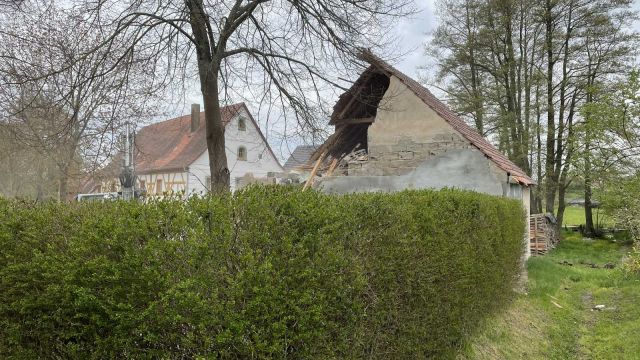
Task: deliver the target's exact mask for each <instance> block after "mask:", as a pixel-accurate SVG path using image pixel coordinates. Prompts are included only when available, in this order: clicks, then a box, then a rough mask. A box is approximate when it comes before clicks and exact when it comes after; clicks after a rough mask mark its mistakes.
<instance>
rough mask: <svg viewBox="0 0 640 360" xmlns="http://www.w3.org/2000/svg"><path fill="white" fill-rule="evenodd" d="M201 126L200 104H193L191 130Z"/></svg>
mask: <svg viewBox="0 0 640 360" xmlns="http://www.w3.org/2000/svg"><path fill="white" fill-rule="evenodd" d="M199 127H200V104H191V132H194V131H196V130H198V128H199Z"/></svg>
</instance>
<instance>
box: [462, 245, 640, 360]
mask: <svg viewBox="0 0 640 360" xmlns="http://www.w3.org/2000/svg"><path fill="white" fill-rule="evenodd" d="M628 250H629V249H628V248H626V247H624V246H622V245H620V244H618V243H613V242H609V241H606V240H595V241H584V240H582V237H581V236H580V235H579V234H575V233H572V234H565V239H564V240H563V241H562V242H561V243H560V245H559V246H558V247H557V248H556V249H555V250H553V251H551V252H550V253H549V254H547V255H546V256H541V257H534V258H531V259H530V260H529V261H528V263H527V271H528V278H529V282H528V285H527V287H528V289H527V292H526V293H525V294H519V295H517V296H516V297H515V299H514V300H513V301H512V303H511V304H510V305H509V306H508V307H506V308H505V309H504V311H503V312H502V313H500V314H498V315H497V316H495V317H494V318H492V319H489V320H488V321H487V323H486V324H485V325H484V326H483V327H482V328H481V329H480V330H479V331H478V332H477V333H476V334H473V335H472V336H471V337H470V341H469V342H468V344H467V345H466V346H465V348H464V349H462V350H461V353H460V355H459V358H460V359H640V278H637V277H635V278H628V277H625V276H624V274H623V273H622V272H621V271H620V270H619V267H620V263H621V260H622V257H623V256H624V255H625V254H626V252H627V251H628ZM565 261H566V262H567V263H571V264H572V265H573V266H569V265H567V264H564V262H565ZM592 263H593V264H596V265H598V266H599V268H592V267H591V266H590V265H589V264H592ZM606 263H612V264H615V265H616V268H615V269H613V270H610V269H604V268H603V265H604V264H606ZM596 305H605V308H604V310H602V311H599V310H593V309H594V307H595V306H596Z"/></svg>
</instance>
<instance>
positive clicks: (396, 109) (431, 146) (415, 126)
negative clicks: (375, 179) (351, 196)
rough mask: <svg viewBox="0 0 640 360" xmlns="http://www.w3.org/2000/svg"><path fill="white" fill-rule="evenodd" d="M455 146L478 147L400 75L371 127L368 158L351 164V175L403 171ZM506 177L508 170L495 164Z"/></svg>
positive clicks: (409, 170) (406, 172) (390, 86)
mask: <svg viewBox="0 0 640 360" xmlns="http://www.w3.org/2000/svg"><path fill="white" fill-rule="evenodd" d="M454 149H474V150H475V148H474V147H473V146H472V145H471V144H470V143H469V142H468V141H467V140H466V139H465V138H464V137H462V135H460V133H458V132H457V131H456V130H455V129H454V128H453V127H452V126H451V125H449V123H447V122H446V121H445V120H444V119H442V118H441V117H440V116H439V115H438V114H437V113H436V112H435V111H433V110H432V109H431V108H430V107H429V106H427V105H426V104H425V103H424V102H423V101H422V100H421V99H420V98H419V97H417V96H416V95H415V94H414V93H413V91H411V90H410V89H408V88H407V87H406V85H404V84H403V83H402V82H401V81H400V80H398V79H397V78H396V77H393V76H392V77H391V81H390V84H389V88H388V89H387V91H386V93H385V95H384V97H383V99H382V101H381V102H380V108H379V109H378V113H377V115H376V119H375V121H374V123H373V124H372V125H371V126H370V127H369V130H368V153H369V160H368V161H367V162H361V163H353V164H349V175H365V176H366V175H374V176H384V175H403V174H408V173H410V172H412V171H414V170H415V169H416V168H417V167H418V166H419V165H420V164H422V163H423V162H425V161H429V160H431V159H433V158H436V157H438V156H440V155H441V154H443V153H445V152H447V151H450V150H454ZM491 169H492V170H493V171H495V172H496V176H497V177H500V178H502V176H504V181H506V173H504V172H503V171H502V170H501V169H499V168H497V167H495V166H493V167H491Z"/></svg>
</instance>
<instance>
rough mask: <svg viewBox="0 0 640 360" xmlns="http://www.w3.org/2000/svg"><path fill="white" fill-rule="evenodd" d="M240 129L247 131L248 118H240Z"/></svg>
mask: <svg viewBox="0 0 640 360" xmlns="http://www.w3.org/2000/svg"><path fill="white" fill-rule="evenodd" d="M238 131H247V120H246V119H245V118H242V117H241V118H239V119H238Z"/></svg>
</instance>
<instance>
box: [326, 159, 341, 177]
mask: <svg viewBox="0 0 640 360" xmlns="http://www.w3.org/2000/svg"><path fill="white" fill-rule="evenodd" d="M337 165H338V159H333V161H332V162H331V165H330V166H329V170H328V171H327V176H331V175H332V174H333V171H334V170H335V169H336V166H337Z"/></svg>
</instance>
